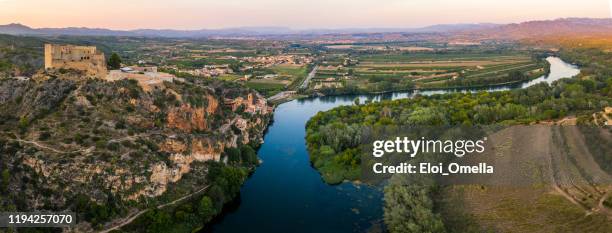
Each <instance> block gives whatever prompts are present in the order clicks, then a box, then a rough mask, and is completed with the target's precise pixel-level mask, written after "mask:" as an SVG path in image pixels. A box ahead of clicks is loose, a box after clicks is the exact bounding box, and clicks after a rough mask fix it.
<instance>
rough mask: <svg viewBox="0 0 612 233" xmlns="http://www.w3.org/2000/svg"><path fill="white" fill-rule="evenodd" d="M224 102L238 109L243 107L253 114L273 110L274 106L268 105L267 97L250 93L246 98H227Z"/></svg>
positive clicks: (233, 109)
mask: <svg viewBox="0 0 612 233" xmlns="http://www.w3.org/2000/svg"><path fill="white" fill-rule="evenodd" d="M224 104H225V105H226V106H228V107H231V108H232V111H236V110H238V109H239V108H241V107H243V108H244V109H243V110H244V112H247V113H251V114H256V113H258V114H267V113H270V112H272V108H271V107H269V106H268V104H267V102H266V99H265V98H263V97H261V96H256V95H255V94H253V93H250V94H249V95H248V96H247V98H246V99H244V98H242V97H237V98H235V99H225V100H224Z"/></svg>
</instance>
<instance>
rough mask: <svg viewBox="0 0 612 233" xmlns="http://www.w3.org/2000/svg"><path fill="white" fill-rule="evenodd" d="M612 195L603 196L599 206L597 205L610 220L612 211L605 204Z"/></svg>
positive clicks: (611, 193)
mask: <svg viewBox="0 0 612 233" xmlns="http://www.w3.org/2000/svg"><path fill="white" fill-rule="evenodd" d="M610 195H612V191H610V192H608V193H606V195H603V196H602V197H601V199H599V204H598V205H597V210H598V211H599V212H601V213H605V214H607V215H608V216H609V217H610V218H612V210H610V209H608V207H606V206H604V202H605V201H606V200H607V199H608V197H610Z"/></svg>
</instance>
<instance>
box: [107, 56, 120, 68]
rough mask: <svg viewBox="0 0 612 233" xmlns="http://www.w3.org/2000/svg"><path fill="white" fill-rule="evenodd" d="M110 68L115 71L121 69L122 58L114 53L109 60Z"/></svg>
mask: <svg viewBox="0 0 612 233" xmlns="http://www.w3.org/2000/svg"><path fill="white" fill-rule="evenodd" d="M108 66H109V67H110V68H111V69H113V70H116V69H119V68H121V57H119V55H118V54H117V53H113V54H112V55H111V56H110V58H109V59H108Z"/></svg>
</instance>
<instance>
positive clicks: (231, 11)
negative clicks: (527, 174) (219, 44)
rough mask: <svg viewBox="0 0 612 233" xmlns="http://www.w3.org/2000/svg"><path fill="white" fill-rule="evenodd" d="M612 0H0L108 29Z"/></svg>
mask: <svg viewBox="0 0 612 233" xmlns="http://www.w3.org/2000/svg"><path fill="white" fill-rule="evenodd" d="M611 2H612V0H582V1H575V0H572V1H560V0H511V1H508V0H503V1H502V0H500V1H491V0H378V1H371V0H293V1H288V0H257V1H252V0H250V1H249V0H174V1H164V0H129V1H125V0H124V1H119V0H88V1H76V0H0V24H8V23H22V24H25V25H28V26H31V27H35V28H40V27H92V28H93V27H96V28H109V29H141V28H150V29H202V28H211V29H212V28H227V27H258V26H259V27H263V26H266V27H267V26H272V27H290V28H294V29H312V28H368V27H376V28H410V27H422V26H428V25H434V24H456V23H518V22H524V21H530V20H543V19H557V18H565V17H590V18H609V17H610V15H611V12H610V11H611V10H612V6H611Z"/></svg>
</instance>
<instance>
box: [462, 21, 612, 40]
mask: <svg viewBox="0 0 612 233" xmlns="http://www.w3.org/2000/svg"><path fill="white" fill-rule="evenodd" d="M459 36H468V37H474V38H479V39H514V40H521V39H541V37H563V36H581V37H582V36H612V19H609V18H608V19H591V18H564V19H556V20H542V21H528V22H523V23H518V24H507V25H501V26H498V27H491V28H485V29H476V30H465V31H463V32H461V33H459Z"/></svg>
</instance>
